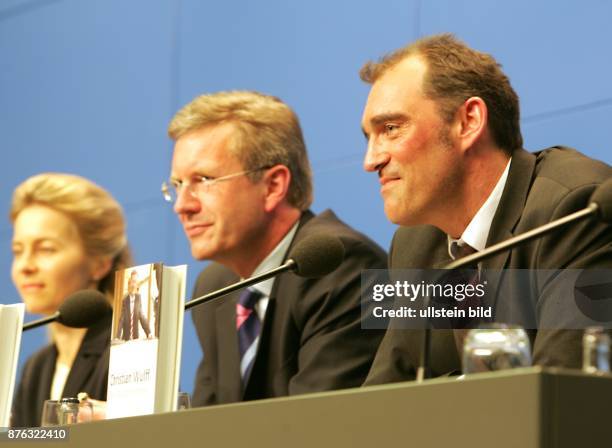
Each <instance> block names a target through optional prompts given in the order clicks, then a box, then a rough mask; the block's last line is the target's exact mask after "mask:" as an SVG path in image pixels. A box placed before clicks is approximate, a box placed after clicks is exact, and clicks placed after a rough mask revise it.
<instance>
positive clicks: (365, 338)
mask: <svg viewBox="0 0 612 448" xmlns="http://www.w3.org/2000/svg"><path fill="white" fill-rule="evenodd" d="M321 232H324V233H331V234H334V235H337V236H338V237H339V238H340V239H341V240H342V242H343V243H344V245H345V248H346V257H345V259H344V261H343V262H342V264H341V265H340V267H339V268H338V269H337V270H336V271H334V272H333V273H331V274H329V275H327V276H325V277H322V278H319V279H305V278H300V277H298V276H296V275H294V274H291V273H286V274H281V275H280V276H278V277H277V279H276V281H275V282H274V286H273V288H272V292H271V295H270V300H269V302H268V307H267V309H266V315H265V319H264V322H263V327H262V332H261V335H260V342H259V345H258V351H257V355H256V358H255V361H254V365H253V370H252V372H251V375H250V378H249V381H248V384H247V385H246V388H245V390H243V388H242V385H241V378H240V369H239V352H238V336H237V332H236V311H235V308H236V302H237V298H238V296H239V293H236V294H232V295H229V296H226V297H225V298H224V299H221V300H216V301H212V302H209V303H207V304H204V305H201V306H198V307H196V308H194V310H193V312H192V316H193V321H194V323H195V327H196V330H197V333H198V337H199V339H200V343H201V345H202V348H203V351H204V359H203V360H202V362H201V364H200V366H199V368H198V371H197V375H196V384H195V390H194V396H193V403H194V405H196V406H203V405H210V404H217V403H230V402H236V401H241V400H254V399H260V398H271V397H279V396H284V395H294V394H300V393H307V392H315V391H323V390H333V389H341V388H347V387H357V386H360V385H361V383H362V382H363V380H364V379H365V377H366V375H367V372H368V370H369V368H370V365H371V363H372V359H373V358H374V354H375V352H376V349H377V347H378V344H379V343H380V339H381V338H382V335H383V331H380V330H362V329H361V309H360V307H361V304H360V287H361V279H360V277H361V276H360V273H361V270H363V269H368V268H372V269H384V268H385V267H386V261H385V258H386V256H385V252H384V251H383V250H382V249H381V248H380V247H378V246H377V245H376V244H375V243H373V242H372V241H371V240H369V239H368V238H366V237H365V236H363V235H362V234H360V233H358V232H356V231H355V230H353V229H351V228H350V227H348V226H347V225H346V224H344V223H342V222H341V221H340V220H338V218H336V216H335V215H334V214H333V213H332V212H331V211H329V210H328V211H325V212H323V213H322V214H320V215H318V216H316V217H315V216H314V215H313V214H312V213H310V212H305V213H304V214H303V216H302V219H301V221H300V225H299V228H298V231H297V233H296V235H295V237H294V240H293V242H292V246H293V245H294V244H295V243H297V242H298V241H300V240H301V239H302V238H304V237H306V236H308V235H311V234H316V233H321ZM289 250H291V249H289ZM237 280H238V278H237V277H236V275H235V274H233V273H232V272H230V271H229V270H228V269H227V268H225V267H224V266H222V265H220V264H217V263H213V264H211V265H210V266H208V267H207V268H206V269H205V270H204V271H203V272H202V273H201V274H200V276H199V277H198V280H197V283H196V287H195V290H194V297H198V296H200V295H203V294H205V293H208V292H210V291H213V290H216V289H218V288H221V287H223V286H226V285H228V284H230V283H233V282H235V281H237Z"/></svg>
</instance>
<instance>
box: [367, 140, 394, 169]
mask: <svg viewBox="0 0 612 448" xmlns="http://www.w3.org/2000/svg"><path fill="white" fill-rule="evenodd" d="M388 162H389V154H388V153H387V152H386V151H383V150H381V149H380V148H379V147H378V146H377V145H375V144H374V142H373V141H372V140H371V139H370V140H369V141H368V150H367V151H366V155H365V157H364V159H363V169H364V170H366V171H368V172H375V171H379V170H380V169H381V168H382V167H384V166H385V165H386V164H387V163H388Z"/></svg>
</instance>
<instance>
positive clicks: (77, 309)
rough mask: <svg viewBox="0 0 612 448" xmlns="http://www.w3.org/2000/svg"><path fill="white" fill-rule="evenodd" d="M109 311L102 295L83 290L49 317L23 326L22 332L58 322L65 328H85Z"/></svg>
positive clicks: (106, 301) (67, 300) (96, 291)
mask: <svg viewBox="0 0 612 448" xmlns="http://www.w3.org/2000/svg"><path fill="white" fill-rule="evenodd" d="M111 311H112V309H111V306H110V304H109V303H108V300H107V299H106V297H105V296H104V294H102V293H101V292H100V291H98V290H95V289H83V290H81V291H77V292H75V293H74V294H71V295H69V296H68V298H66V300H64V303H62V304H61V306H60V307H59V309H58V310H57V311H56V312H55V313H53V314H52V315H51V316H47V317H43V318H42V319H37V320H33V321H31V322H28V323H27V324H24V325H23V331H27V330H31V329H32V328H36V327H40V326H41V325H46V324H48V323H51V322H59V323H60V324H62V325H66V326H67V327H73V328H87V327H90V326H92V325H94V324H96V323H97V322H99V321H100V320H102V319H103V318H104V317H106V316H107V315H108V314H110V313H111Z"/></svg>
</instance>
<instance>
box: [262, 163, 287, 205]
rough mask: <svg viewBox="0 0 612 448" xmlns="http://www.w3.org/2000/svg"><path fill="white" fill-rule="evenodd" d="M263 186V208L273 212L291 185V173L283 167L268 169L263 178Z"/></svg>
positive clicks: (277, 166) (275, 166) (276, 166)
mask: <svg viewBox="0 0 612 448" xmlns="http://www.w3.org/2000/svg"><path fill="white" fill-rule="evenodd" d="M263 183H264V186H265V198H264V208H265V211H266V212H271V211H273V210H274V209H275V208H276V207H278V205H279V204H281V203H282V202H283V201H284V200H285V198H286V197H287V193H288V191H289V185H290V184H291V171H289V168H287V167H286V166H285V165H274V166H273V167H272V168H268V170H267V171H266V172H265V174H264V176H263Z"/></svg>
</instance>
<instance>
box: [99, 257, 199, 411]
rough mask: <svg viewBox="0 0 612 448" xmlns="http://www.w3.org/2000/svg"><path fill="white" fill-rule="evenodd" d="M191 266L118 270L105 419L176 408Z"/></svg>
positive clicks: (145, 266)
mask: <svg viewBox="0 0 612 448" xmlns="http://www.w3.org/2000/svg"><path fill="white" fill-rule="evenodd" d="M186 278H187V266H186V265H181V266H174V267H170V266H164V265H163V264H162V263H154V264H145V265H141V266H134V267H130V268H127V269H123V270H120V271H117V272H116V273H115V294H114V301H113V321H112V329H111V348H110V364H109V371H108V393H107V410H106V417H107V418H118V417H128V416H133V415H145V414H153V413H159V412H171V411H174V410H176V403H177V398H178V387H179V376H180V365H181V346H182V340H183V316H184V314H185V286H186Z"/></svg>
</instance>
